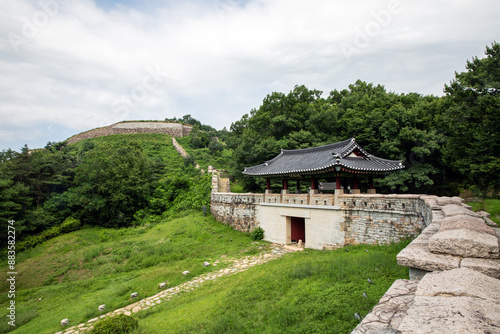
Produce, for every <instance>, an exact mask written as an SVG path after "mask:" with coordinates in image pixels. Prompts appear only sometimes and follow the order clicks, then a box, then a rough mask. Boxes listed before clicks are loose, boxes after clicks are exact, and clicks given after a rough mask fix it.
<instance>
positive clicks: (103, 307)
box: [99, 304, 106, 312]
mask: <svg viewBox="0 0 500 334" xmlns="http://www.w3.org/2000/svg"><path fill="white" fill-rule="evenodd" d="M104 311H106V305H104V304H102V305H99V312H104Z"/></svg>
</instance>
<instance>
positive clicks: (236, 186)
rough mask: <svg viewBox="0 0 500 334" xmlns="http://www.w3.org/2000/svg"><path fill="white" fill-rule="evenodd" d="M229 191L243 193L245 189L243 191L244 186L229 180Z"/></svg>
mask: <svg viewBox="0 0 500 334" xmlns="http://www.w3.org/2000/svg"><path fill="white" fill-rule="evenodd" d="M231 192H232V193H244V192H246V191H245V188H244V187H243V185H242V184H240V183H234V182H231Z"/></svg>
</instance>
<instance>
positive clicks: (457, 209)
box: [441, 204, 479, 217]
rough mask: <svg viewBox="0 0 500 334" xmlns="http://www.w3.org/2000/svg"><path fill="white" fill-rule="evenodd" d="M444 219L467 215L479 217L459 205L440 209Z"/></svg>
mask: <svg viewBox="0 0 500 334" xmlns="http://www.w3.org/2000/svg"><path fill="white" fill-rule="evenodd" d="M441 210H442V211H443V214H444V216H445V217H452V216H459V215H469V216H472V217H479V215H478V214H477V213H475V212H473V211H471V210H469V209H467V208H464V207H463V206H461V205H456V204H448V205H445V206H443V207H442V208H441Z"/></svg>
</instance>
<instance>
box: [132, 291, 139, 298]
mask: <svg viewBox="0 0 500 334" xmlns="http://www.w3.org/2000/svg"><path fill="white" fill-rule="evenodd" d="M137 296H138V294H137V292H132V293H131V294H130V298H137Z"/></svg>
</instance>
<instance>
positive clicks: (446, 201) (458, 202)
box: [436, 196, 463, 206]
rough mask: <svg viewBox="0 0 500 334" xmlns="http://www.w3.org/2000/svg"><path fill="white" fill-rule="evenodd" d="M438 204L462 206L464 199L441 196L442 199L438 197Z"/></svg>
mask: <svg viewBox="0 0 500 334" xmlns="http://www.w3.org/2000/svg"><path fill="white" fill-rule="evenodd" d="M436 202H437V204H438V205H439V206H445V205H450V204H454V205H461V204H462V203H463V199H461V198H460V197H446V196H441V197H436Z"/></svg>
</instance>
